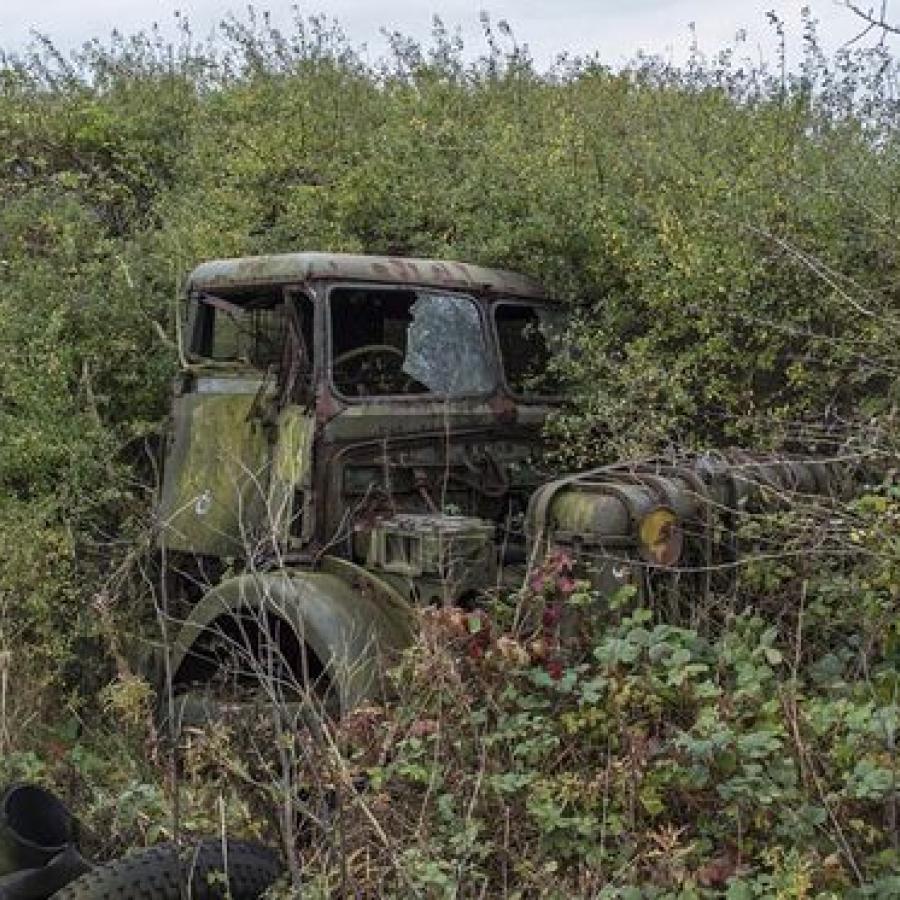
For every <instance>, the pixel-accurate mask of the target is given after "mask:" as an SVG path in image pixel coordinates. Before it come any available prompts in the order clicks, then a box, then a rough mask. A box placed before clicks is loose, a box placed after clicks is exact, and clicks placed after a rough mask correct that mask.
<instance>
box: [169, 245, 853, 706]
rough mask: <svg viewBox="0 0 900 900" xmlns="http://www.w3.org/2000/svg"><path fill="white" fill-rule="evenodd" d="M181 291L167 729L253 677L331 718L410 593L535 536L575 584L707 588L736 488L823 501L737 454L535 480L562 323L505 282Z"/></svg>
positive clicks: (391, 262)
mask: <svg viewBox="0 0 900 900" xmlns="http://www.w3.org/2000/svg"><path fill="white" fill-rule="evenodd" d="M187 301H188V311H187V316H186V324H185V326H184V339H183V348H182V367H181V371H180V372H179V374H178V375H177V378H176V381H175V390H174V404H173V412H172V427H171V433H170V435H169V440H168V443H167V448H166V458H165V461H164V475H163V483H162V491H161V500H160V504H159V520H160V533H161V535H162V537H161V543H162V547H163V552H164V554H165V556H166V562H167V566H168V568H169V570H170V571H172V572H175V573H178V580H179V584H180V587H179V589H178V591H177V592H175V593H173V597H174V598H175V599H173V604H174V606H173V611H172V615H173V617H177V618H178V623H177V625H176V626H175V630H174V642H173V646H174V650H173V652H172V655H171V660H170V668H169V672H170V676H171V678H172V680H173V684H174V689H175V692H176V694H177V695H178V697H179V703H180V707H179V709H180V712H181V714H182V715H184V716H186V717H188V718H190V717H192V716H194V715H205V714H206V713H207V711H208V710H209V709H210V707H211V706H212V705H214V704H216V703H217V702H218V703H221V699H222V697H223V696H227V697H232V698H233V697H235V696H237V697H242V696H244V697H249V696H250V694H251V692H256V693H257V695H258V692H259V690H260V685H262V686H263V694H265V695H267V696H268V697H269V698H270V699H272V698H275V697H277V698H278V699H282V700H284V699H289V698H291V697H293V698H297V697H298V696H303V695H305V696H306V699H307V700H309V698H310V697H313V696H314V697H315V698H317V699H318V700H320V701H321V702H322V703H323V704H324V705H325V707H326V708H327V709H330V710H338V711H339V710H343V709H347V708H349V707H352V706H354V705H356V704H357V703H359V702H360V701H361V700H362V699H363V698H365V697H367V696H368V695H369V693H370V692H371V691H372V690H373V688H374V685H375V684H376V682H377V678H376V675H377V672H378V667H379V660H380V659H381V655H382V654H383V653H385V652H390V651H392V650H395V649H396V648H400V647H403V646H404V645H405V644H407V643H408V642H409V640H410V636H411V633H412V627H413V621H414V617H413V615H412V613H413V610H414V609H415V607H416V606H420V605H423V604H455V605H463V606H465V605H466V604H467V603H470V602H471V601H473V600H474V598H475V597H477V596H478V595H479V594H480V593H481V592H483V591H484V590H486V589H490V588H496V587H498V586H502V585H519V586H520V585H522V583H523V579H524V578H525V576H526V571H527V568H528V566H529V564H532V563H533V562H534V561H535V560H539V559H541V558H542V557H543V555H544V554H545V553H546V552H547V551H548V550H549V549H552V548H563V549H565V550H566V551H567V552H569V553H571V555H572V556H573V557H575V558H576V559H583V560H589V561H590V565H583V566H582V567H581V569H580V571H581V574H582V575H583V577H585V578H588V579H589V580H590V581H591V582H592V585H593V587H594V588H595V589H596V590H597V592H598V596H606V595H609V594H611V593H612V592H614V591H615V590H616V588H617V587H619V586H621V585H623V584H626V583H632V584H635V585H636V586H637V587H638V588H639V589H640V590H642V591H644V592H647V591H653V590H654V589H659V588H660V586H661V585H663V584H664V583H668V582H671V580H672V579H676V578H677V579H682V580H685V579H687V580H689V582H690V590H691V591H694V592H697V591H705V592H709V591H710V590H711V588H712V587H713V586H712V585H711V582H710V578H711V575H710V573H711V571H714V570H715V571H725V572H729V571H733V567H729V565H728V563H729V562H733V561H734V554H735V547H734V544H733V541H732V540H730V539H729V537H728V536H729V535H731V534H733V532H734V528H733V525H734V522H733V518H734V516H736V515H737V514H738V513H739V511H740V510H742V509H743V508H746V507H747V506H748V504H749V505H751V506H752V504H753V503H754V502H755V498H759V497H760V496H761V495H762V494H764V493H766V492H767V491H770V492H774V493H777V494H779V495H781V496H783V495H784V494H786V493H788V492H791V491H799V492H806V493H822V492H833V491H835V490H838V491H840V490H842V479H843V478H844V475H843V473H842V472H840V471H837V470H836V469H834V467H831V466H829V465H827V464H825V463H808V462H807V463H804V462H800V461H795V460H791V459H787V458H782V459H777V460H775V459H767V460H755V459H754V458H752V457H750V456H749V455H747V454H732V455H731V456H727V455H719V456H716V457H710V456H705V457H695V458H688V459H685V460H681V461H680V462H679V463H678V464H674V463H672V462H671V461H669V462H665V461H652V462H647V463H644V464H641V465H629V466H625V465H621V466H607V467H605V468H603V469H597V470H594V471H593V472H586V473H580V474H572V475H566V476H564V477H559V476H556V477H552V478H548V475H547V473H546V472H542V471H541V468H540V449H541V437H542V430H543V426H544V423H545V420H546V418H547V416H548V414H549V413H550V412H551V411H552V409H553V408H554V406H555V405H556V404H558V402H559V397H558V396H557V392H558V387H557V384H556V383H555V378H554V375H553V371H552V368H553V367H552V366H550V365H548V364H549V363H551V361H552V359H553V357H554V355H555V354H556V353H557V352H558V351H559V349H560V347H561V346H562V344H563V343H564V341H565V316H564V309H563V307H562V306H561V305H560V304H559V303H556V302H554V301H553V300H552V299H551V298H550V297H548V296H547V294H546V292H545V290H544V289H543V288H542V287H541V285H540V284H539V283H537V282H536V281H534V280H532V279H531V278H528V277H525V276H523V275H518V274H514V273H512V272H507V271H500V270H495V269H488V268H481V267H478V266H474V265H464V264H461V263H458V262H450V261H439V260H426V259H397V258H383V257H373V256H354V255H347V254H331V253H291V254H283V255H275V256H263V257H252V258H244V259H225V260H219V261H214V262H207V263H204V264H202V265H200V266H199V267H198V268H196V269H195V270H194V272H193V273H192V274H191V275H190V277H189V280H188V284H187ZM179 598H180V599H179ZM216 698H218V699H216Z"/></svg>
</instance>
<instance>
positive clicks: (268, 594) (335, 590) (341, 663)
mask: <svg viewBox="0 0 900 900" xmlns="http://www.w3.org/2000/svg"><path fill="white" fill-rule="evenodd" d="M247 611H249V612H251V613H260V612H262V613H273V614H275V615H277V616H278V617H279V618H281V619H282V620H283V621H285V622H286V623H287V624H288V625H289V626H290V627H291V628H292V629H293V631H294V633H295V634H296V636H297V638H298V639H299V640H300V641H302V642H304V643H305V645H306V646H307V647H308V648H309V649H310V650H312V652H313V653H314V654H315V656H316V657H317V658H318V660H319V662H321V663H322V665H323V667H324V669H325V672H326V674H327V676H328V678H329V680H330V682H331V685H332V686H333V687H334V688H336V689H337V692H338V697H339V700H340V708H341V710H342V711H347V710H349V709H352V708H353V707H354V706H356V705H358V704H359V703H360V702H362V701H363V700H365V699H366V698H368V697H369V696H371V695H372V693H373V692H374V689H375V687H376V686H377V675H378V670H379V665H380V663H381V662H382V661H383V659H384V657H385V655H389V654H391V653H393V652H396V651H398V650H401V649H402V648H404V647H406V646H408V644H409V643H410V641H411V640H412V635H413V615H412V609H411V607H410V606H409V604H407V603H406V601H405V600H403V598H402V597H401V596H400V595H399V594H398V593H397V592H396V591H394V590H393V589H392V588H390V587H388V586H387V585H386V584H384V582H382V581H380V580H379V579H377V578H375V577H374V576H372V575H371V574H370V573H368V572H366V570H364V569H361V568H360V567H358V566H355V565H353V564H352V563H346V562H344V561H341V560H326V561H325V563H324V564H323V568H322V570H321V571H303V570H295V569H279V570H276V571H273V572H260V573H249V574H245V575H239V576H237V577H235V578H230V579H228V580H226V581H223V582H222V583H221V584H218V585H216V586H215V587H214V588H212V589H211V590H210V591H209V592H208V593H207V594H206V595H205V596H204V597H203V599H202V600H201V601H200V602H199V603H198V604H197V605H196V606H195V607H194V608H193V610H192V611H191V613H190V615H189V617H188V619H187V621H185V623H184V624H183V626H182V627H181V630H180V632H179V633H178V636H177V638H176V639H175V643H174V646H173V653H172V666H171V671H172V672H173V673H175V678H176V680H177V677H178V672H179V669H180V668H181V667H182V665H183V664H184V662H185V660H186V659H187V657H188V655H189V654H190V652H191V648H192V646H193V645H194V644H195V643H196V642H197V640H198V639H199V638H200V637H201V636H202V635H203V634H204V632H206V630H207V629H208V628H210V626H211V625H212V624H213V623H214V622H215V621H216V620H217V619H220V618H222V617H223V616H230V617H236V616H237V615H240V614H241V613H242V612H247Z"/></svg>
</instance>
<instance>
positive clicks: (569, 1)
mask: <svg viewBox="0 0 900 900" xmlns="http://www.w3.org/2000/svg"><path fill="white" fill-rule="evenodd" d="M294 2H295V0H259V2H258V3H257V4H256V5H257V6H258V8H260V9H268V10H270V11H271V13H272V16H273V19H274V21H275V23H276V24H278V25H282V26H283V25H288V24H289V22H290V20H291V17H292V12H291V7H292V5H294ZM860 4H861V5H862V6H863V7H868V6H870V5H875V6H879V7H880V0H879V2H878V3H875V2H874V0H860ZM300 5H301V7H302V9H303V12H304V14H306V13H324V14H326V15H327V16H329V17H333V18H335V19H337V20H338V21H339V22H340V24H341V25H342V27H343V28H344V30H345V32H346V33H347V34H348V36H349V37H350V39H351V41H352V42H353V43H354V44H356V45H362V44H365V45H366V47H367V48H368V55H369V57H370V58H372V59H374V58H376V57H377V56H378V55H379V54H380V53H381V52H382V50H383V48H384V46H385V44H384V39H383V37H382V36H381V33H380V29H381V28H387V29H389V30H399V31H402V32H403V33H405V34H408V35H410V36H412V37H414V38H417V39H420V40H421V39H425V38H427V36H428V34H429V31H430V27H431V18H432V15H434V14H435V13H436V14H438V15H440V16H441V17H442V18H443V19H444V21H445V23H447V24H448V25H449V26H451V27H453V28H455V27H459V28H461V30H462V33H463V36H464V38H465V40H466V45H467V47H468V48H469V49H470V50H473V51H478V50H480V49H481V48H482V47H483V42H482V40H481V35H480V26H479V12H480V11H481V10H486V11H488V12H489V13H490V15H491V18H492V19H493V20H494V21H496V20H498V19H506V20H507V21H509V23H510V24H511V25H512V27H513V30H514V32H515V35H516V38H517V40H518V41H519V43H525V44H528V46H529V47H530V49H531V51H532V54H533V55H534V57H535V58H536V60H537V61H538V63H539V64H540V65H541V66H542V67H543V66H546V65H549V64H550V63H551V62H552V61H553V59H554V57H555V56H556V54H557V53H559V52H560V51H563V50H568V51H569V52H570V53H572V54H586V53H593V52H594V51H599V53H600V55H601V58H602V60H603V61H604V62H606V63H608V64H611V65H616V64H617V63H621V62H624V61H626V60H627V59H628V58H629V57H631V56H632V55H633V54H634V53H635V52H636V51H638V50H639V49H643V50H647V51H651V52H658V53H662V54H664V55H666V56H667V57H669V58H672V59H673V60H675V61H681V60H683V59H684V56H685V54H686V50H687V47H688V45H689V42H690V35H689V30H688V29H689V23H691V22H694V23H696V28H697V36H698V39H699V43H700V48H701V50H703V51H704V52H714V51H715V50H717V49H719V48H720V47H722V45H723V44H725V43H728V42H729V41H731V40H732V39H733V38H734V36H735V34H736V33H737V31H738V30H739V29H746V31H747V34H748V42H747V44H746V45H745V47H746V50H747V52H748V54H752V55H753V56H754V57H755V58H756V57H758V55H759V54H760V53H762V54H763V55H765V56H767V57H769V58H771V56H772V54H773V50H774V47H775V38H774V34H773V30H772V28H771V27H770V26H768V25H767V23H766V16H765V14H766V12H767V10H774V11H775V12H776V13H777V14H778V15H779V16H780V17H781V18H782V19H784V20H785V22H786V25H787V31H788V36H789V41H790V45H791V46H790V55H791V57H792V58H796V55H797V52H798V50H799V47H800V44H801V25H800V9H801V7H803V6H810V7H811V8H812V11H813V13H814V14H815V16H816V17H817V18H818V19H819V20H820V23H821V27H820V34H821V38H822V41H823V43H824V44H825V46H826V47H828V48H830V49H835V48H836V47H838V46H840V45H841V44H843V43H844V42H846V41H848V40H850V38H852V37H853V36H854V35H855V34H857V33H858V32H859V31H860V23H859V20H858V19H856V18H855V17H854V16H853V15H852V13H850V12H849V11H848V10H847V9H846V8H845V7H844V5H843V3H842V2H841V0H805V2H803V0H741V2H734V0H555V2H552V0H550V2H548V0H378V2H376V0H313V2H312V3H311V4H306V3H301V4H300ZM245 9H246V3H245V2H243V0H236V2H235V0H132V2H130V3H129V2H128V0H0V48H2V49H4V50H7V51H18V50H22V49H23V48H24V47H25V46H26V45H27V43H28V42H29V40H30V34H31V32H32V31H39V32H41V33H43V34H46V35H48V36H49V37H50V38H51V39H52V40H53V41H54V43H56V45H57V46H58V47H60V48H61V49H69V48H72V47H76V46H78V45H79V44H80V43H82V42H83V41H85V40H87V39H89V38H92V37H100V38H101V39H102V38H106V37H107V36H108V35H109V33H110V32H111V31H112V29H113V28H118V29H119V30H120V31H123V32H125V33H130V32H133V31H136V30H138V29H140V28H144V27H147V26H149V25H151V24H152V23H153V22H158V23H159V24H160V26H162V27H163V29H164V31H169V30H171V29H172V25H173V22H174V16H173V13H174V11H175V10H179V11H181V12H182V13H183V14H185V15H187V17H188V18H189V19H190V21H191V23H192V24H193V28H194V32H195V35H197V36H200V37H206V36H208V35H209V34H210V33H211V32H212V30H213V28H214V26H215V24H216V23H217V22H218V21H220V20H221V19H222V18H223V17H224V16H226V15H227V14H228V13H229V12H236V13H237V14H238V15H239V17H240V16H242V15H243V11H244V10H245ZM888 18H889V20H891V21H894V22H900V0H889V3H888ZM869 40H872V39H871V38H870V39H869ZM892 44H893V46H895V47H896V46H898V45H900V41H897V40H896V39H894V40H893V41H892Z"/></svg>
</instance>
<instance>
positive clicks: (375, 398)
mask: <svg viewBox="0 0 900 900" xmlns="http://www.w3.org/2000/svg"><path fill="white" fill-rule="evenodd" d="M348 288H349V289H351V290H371V291H373V292H385V291H398V292H400V293H405V294H416V295H418V296H422V295H431V296H437V297H458V298H459V299H460V300H467V301H468V302H470V303H472V304H473V305H474V307H475V309H476V311H477V313H478V321H479V323H480V325H481V335H482V339H483V341H484V351H485V357H486V359H485V361H486V364H487V369H488V371H489V372H490V375H491V387H490V388H489V389H488V390H485V391H479V392H474V393H473V392H469V393H464V394H463V393H461V394H446V393H436V392H434V391H427V392H424V393H418V394H372V395H369V396H354V395H348V394H344V393H342V392H341V391H340V390H339V388H338V387H337V385H336V384H335V382H334V378H333V372H332V355H333V354H332V351H333V340H332V337H333V336H332V316H331V301H332V293H333V292H334V291H340V290H342V289H348ZM323 306H324V319H325V347H324V350H325V353H324V354H323V355H324V360H323V369H324V377H325V381H326V383H327V385H328V389H329V391H330V392H331V394H332V396H334V397H335V398H337V399H338V400H340V401H341V403H346V404H348V405H359V404H373V403H397V402H400V403H411V404H416V403H418V404H423V403H442V404H447V403H464V402H470V401H472V400H485V399H487V398H489V397H493V396H494V395H496V393H497V391H498V390H500V387H501V384H502V381H501V379H502V372H501V369H500V362H499V359H498V351H497V344H496V341H495V337H494V333H493V330H492V328H493V325H492V322H491V321H490V319H491V316H490V313H489V310H488V309H487V308H486V307H487V304H486V303H485V302H484V300H483V299H482V298H480V297H478V296H477V295H475V294H472V293H469V292H467V291H461V290H455V289H452V288H446V289H445V288H436V287H427V286H424V285H415V284H396V283H394V284H391V283H390V282H388V283H385V284H382V283H380V282H374V281H372V282H369V281H366V282H358V281H330V282H329V283H328V286H327V289H326V291H325V302H324V304H323Z"/></svg>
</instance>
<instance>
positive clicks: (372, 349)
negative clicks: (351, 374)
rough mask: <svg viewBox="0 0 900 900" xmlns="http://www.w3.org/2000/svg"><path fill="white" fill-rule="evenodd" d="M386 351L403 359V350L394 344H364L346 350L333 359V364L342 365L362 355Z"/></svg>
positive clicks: (378, 354)
mask: <svg viewBox="0 0 900 900" xmlns="http://www.w3.org/2000/svg"><path fill="white" fill-rule="evenodd" d="M385 353H392V354H394V356H399V357H400V359H403V351H402V350H400V349H398V348H397V347H395V346H394V345H393V344H363V345H362V347H354V348H353V349H352V350H345V351H344V352H343V353H341V354H340V355H338V356H336V357H335V358H334V359H333V360H332V361H331V365H332V366H341V365H343V364H344V363H346V362H350V361H351V360H353V359H358V358H359V357H360V356H382V355H384V354H385Z"/></svg>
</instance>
